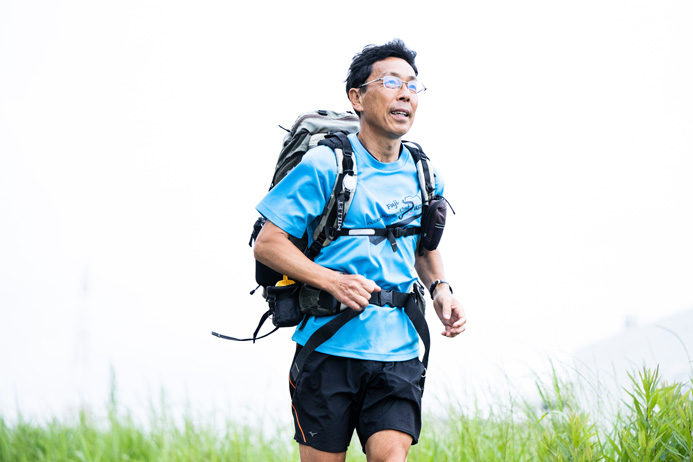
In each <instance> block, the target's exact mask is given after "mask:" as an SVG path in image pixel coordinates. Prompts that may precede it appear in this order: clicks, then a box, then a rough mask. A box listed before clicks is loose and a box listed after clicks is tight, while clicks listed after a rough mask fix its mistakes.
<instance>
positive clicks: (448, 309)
mask: <svg viewBox="0 0 693 462" xmlns="http://www.w3.org/2000/svg"><path fill="white" fill-rule="evenodd" d="M433 295H434V297H433V307H434V308H435V310H436V314H438V317H439V318H440V321H441V322H442V323H443V326H445V330H444V331H443V332H441V334H442V335H443V336H445V337H449V338H452V337H455V336H457V335H459V334H461V333H462V332H464V331H465V329H466V324H467V316H466V315H465V314H464V309H463V308H462V305H460V302H458V301H457V299H456V298H455V297H453V296H452V293H451V292H450V287H449V286H448V285H447V284H440V285H439V286H438V287H436V289H435V290H434V291H433Z"/></svg>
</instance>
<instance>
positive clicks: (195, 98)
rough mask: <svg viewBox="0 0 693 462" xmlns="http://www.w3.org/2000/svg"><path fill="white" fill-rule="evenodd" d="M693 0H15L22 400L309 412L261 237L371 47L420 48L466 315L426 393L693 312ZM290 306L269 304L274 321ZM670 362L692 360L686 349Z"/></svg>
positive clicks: (0, 224) (428, 138)
mask: <svg viewBox="0 0 693 462" xmlns="http://www.w3.org/2000/svg"><path fill="white" fill-rule="evenodd" d="M692 23H693V4H691V3H690V2H687V1H664V2H655V1H627V2H626V1H612V0H607V1H581V2H563V1H560V2H556V1H548V0H546V1H540V0H530V1H526V2H512V1H509V0H506V1H489V2H457V3H456V4H454V5H453V4H452V3H440V4H438V3H437V2H410V1H406V0H404V1H401V2H396V3H387V2H370V1H369V2H359V1H356V2H349V3H348V4H346V3H345V4H342V3H334V2H317V1H315V2H312V1H310V2H263V1H258V2H252V4H250V2H242V3H231V2H222V1H199V2H185V1H128V0H126V1H120V2H106V1H86V0H72V1H70V0H56V1H47V0H44V1H41V0H29V1H19V0H9V1H7V0H6V1H4V2H2V3H0V413H2V414H3V415H4V416H5V417H8V418H12V417H13V416H15V415H16V413H17V412H19V411H21V412H22V414H24V415H26V416H38V417H41V418H43V417H47V416H53V415H57V416H64V415H70V413H71V412H74V410H75V409H78V408H79V407H80V406H90V407H92V408H94V409H101V408H103V406H104V403H105V402H106V401H107V399H108V394H109V390H110V387H111V374H113V376H114V377H115V383H116V389H117V393H118V396H119V399H120V401H121V402H122V403H123V404H124V406H125V407H127V408H130V409H132V410H133V411H134V412H135V413H144V414H145V415H146V414H147V410H148V409H149V407H150V406H151V404H152V402H155V403H157V402H159V400H160V399H161V395H162V394H164V395H165V396H166V400H168V402H169V403H170V406H171V408H187V409H189V410H192V412H194V413H201V414H204V415H209V414H210V413H213V414H215V415H219V414H221V415H224V416H232V417H235V418H243V419H249V420H252V419H260V420H263V419H264V420H269V421H272V422H273V421H286V422H289V421H290V413H289V400H288V393H287V391H288V388H287V384H286V377H287V373H288V366H289V361H290V358H291V356H292V353H293V344H292V342H291V341H290V339H289V337H290V334H291V329H282V330H281V331H280V332H277V333H275V334H274V335H272V336H271V337H269V338H267V339H264V340H261V341H259V342H258V343H257V344H255V345H252V344H249V343H243V344H240V343H234V342H227V341H224V340H220V339H217V338H215V337H212V336H211V335H210V331H212V330H215V331H218V332H221V333H224V334H228V335H234V336H249V335H251V334H252V331H253V330H254V329H255V327H256V324H257V321H258V320H259V318H260V315H261V314H262V313H263V312H264V311H265V309H266V305H265V304H264V302H263V300H262V298H261V297H260V296H259V295H258V294H256V295H255V296H254V297H253V296H250V295H249V291H250V290H251V289H253V288H254V287H255V285H256V284H255V282H254V260H253V257H252V251H251V249H250V248H249V247H248V240H249V236H250V232H251V228H252V224H253V222H254V220H255V218H256V217H257V213H256V212H255V211H254V207H255V205H256V204H257V202H259V200H260V198H261V197H262V195H263V194H264V193H265V191H266V190H267V188H268V186H269V183H270V179H271V175H272V170H273V167H274V163H275V161H276V156H277V154H278V152H279V149H280V147H281V142H282V138H283V135H284V132H283V131H282V130H281V129H279V128H278V127H277V125H279V124H281V125H283V126H290V125H291V124H292V123H293V121H294V119H295V118H296V116H297V115H298V114H299V113H301V112H305V111H310V110H314V109H323V108H325V109H334V110H347V109H350V107H349V104H348V100H347V98H346V94H345V90H344V79H345V77H346V70H347V68H348V66H349V63H350V60H351V58H352V56H353V55H354V54H355V53H357V52H359V51H360V50H361V49H362V48H363V46H364V45H366V44H370V43H375V44H382V43H384V42H386V41H389V40H391V39H393V38H395V37H399V38H402V39H403V40H404V41H405V42H406V44H407V45H408V46H409V47H410V48H412V49H413V50H415V51H417V52H418V53H419V56H418V58H417V65H418V68H419V71H420V74H419V77H420V80H421V81H422V82H424V83H425V84H426V86H427V87H428V88H429V90H428V91H426V92H425V93H424V94H422V95H421V97H420V104H419V110H418V113H417V118H416V123H415V125H414V128H413V130H412V131H411V132H410V134H409V135H408V136H407V139H411V140H415V141H417V142H419V143H420V144H422V145H423V147H424V148H425V150H426V152H427V153H428V154H429V156H430V157H431V158H432V160H433V162H434V164H435V165H436V167H437V168H438V169H439V170H440V171H441V172H442V174H443V175H444V177H445V179H446V185H447V189H446V196H447V197H448V199H449V200H450V203H451V204H452V206H453V208H454V210H455V212H456V213H457V214H456V215H454V216H451V217H450V218H449V219H448V227H447V228H446V232H445V237H444V239H443V243H442V247H441V249H442V252H443V254H444V258H445V263H446V271H447V279H448V280H449V281H450V282H451V284H452V286H453V287H454V289H455V295H456V296H458V298H459V299H460V301H461V302H462V303H463V305H464V307H465V309H466V312H467V315H468V318H469V322H468V329H467V332H466V333H464V334H463V335H461V336H459V337H458V338H456V339H453V340H450V339H445V338H442V337H441V336H439V335H438V332H440V331H441V330H442V328H441V326H440V323H439V321H438V320H437V319H436V317H435V315H433V313H432V312H429V315H428V320H429V324H430V326H431V330H432V334H433V337H434V339H433V345H432V356H431V363H430V366H431V367H430V373H429V378H428V381H427V395H426V402H427V406H430V405H431V404H435V403H436V402H439V401H441V402H446V401H449V400H458V401H459V402H462V403H464V404H471V402H473V400H474V399H476V397H475V394H474V393H470V392H469V390H470V389H475V390H477V389H484V387H486V386H490V387H491V388H493V387H496V386H502V385H503V384H512V385H513V386H515V385H518V386H519V385H520V384H522V383H525V382H526V381H531V380H533V377H534V374H537V373H541V372H542V371H544V370H546V369H547V368H548V367H549V364H550V363H549V360H550V359H553V360H555V361H558V362H559V363H560V364H570V361H571V360H572V359H571V358H573V355H574V352H575V351H577V350H579V349H581V348H585V347H587V346H589V345H591V344H593V343H595V342H599V341H602V340H604V339H608V338H610V337H612V336H614V335H617V334H619V333H620V332H622V331H623V329H624V326H625V325H626V323H629V324H631V325H632V324H638V325H644V324H648V323H652V322H656V321H657V320H658V319H660V318H662V317H666V316H670V315H674V314H677V313H681V312H684V311H686V310H690V309H691V308H693V289H692V287H693V284H691V282H692V281H693V264H692V262H693V242H692V239H691V236H693V214H692V207H691V206H692V199H693V182H692V181H691V177H692V174H693V86H692V85H691V82H693V60H692V59H691V57H692V56H693V54H692V53H691V52H692V48H693V28H691V27H690V25H691V24H692ZM267 327H269V326H267ZM664 372H666V371H664Z"/></svg>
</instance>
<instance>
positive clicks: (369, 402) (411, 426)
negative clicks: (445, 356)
mask: <svg viewBox="0 0 693 462" xmlns="http://www.w3.org/2000/svg"><path fill="white" fill-rule="evenodd" d="M377 366H378V370H377V371H374V372H373V374H372V375H371V377H370V380H369V383H368V387H367V388H366V389H365V391H364V394H363V398H362V400H361V406H360V412H359V422H358V424H357V432H358V435H359V439H360V440H361V445H362V446H363V448H364V451H365V450H366V444H367V442H368V441H370V438H371V437H372V436H374V435H376V434H378V433H380V432H383V431H385V430H395V431H397V432H399V433H402V434H405V435H407V437H408V438H407V437H405V438H404V440H406V441H407V447H408V446H410V445H411V444H416V443H417V442H418V439H419V435H420V433H421V395H422V390H421V388H420V386H419V384H420V380H421V374H422V373H423V370H424V368H423V365H422V364H421V361H419V359H418V358H415V359H412V360H409V361H397V362H387V363H378V364H377ZM388 434H389V433H385V434H384V435H388ZM382 436H383V435H381V437H382Z"/></svg>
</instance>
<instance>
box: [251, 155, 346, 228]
mask: <svg viewBox="0 0 693 462" xmlns="http://www.w3.org/2000/svg"><path fill="white" fill-rule="evenodd" d="M336 177H337V172H336V160H335V155H334V153H333V152H332V150H331V149H330V148H327V147H318V148H314V149H312V150H310V151H309V152H308V153H307V154H306V155H305V156H304V157H303V159H302V160H301V162H300V163H299V164H298V165H297V166H296V167H295V168H294V169H293V170H291V172H289V174H288V175H287V176H286V177H284V179H282V180H281V181H280V182H279V184H277V185H276V186H275V187H274V188H272V189H271V190H270V191H269V192H268V193H267V195H266V196H265V197H264V198H263V199H262V200H261V201H260V203H259V204H258V205H257V207H256V209H257V211H258V212H260V214H261V215H262V216H264V217H265V218H267V219H268V220H269V221H271V222H272V223H273V224H274V225H276V226H278V227H279V228H281V229H282V230H284V231H285V232H287V233H289V234H291V235H292V236H294V237H296V238H301V237H302V236H303V234H304V233H305V231H306V230H307V229H308V228H309V226H310V224H311V223H312V222H313V221H314V220H315V219H316V218H317V217H319V216H320V214H321V213H322V211H323V209H324V208H325V204H326V203H327V199H328V198H329V196H330V194H331V192H332V185H333V184H334V182H335V180H336Z"/></svg>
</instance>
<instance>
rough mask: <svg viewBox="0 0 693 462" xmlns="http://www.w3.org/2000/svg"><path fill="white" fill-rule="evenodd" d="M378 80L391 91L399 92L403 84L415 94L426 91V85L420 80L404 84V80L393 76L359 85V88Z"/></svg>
mask: <svg viewBox="0 0 693 462" xmlns="http://www.w3.org/2000/svg"><path fill="white" fill-rule="evenodd" d="M378 80H382V81H383V87H385V88H389V89H391V90H399V89H400V88H402V84H404V85H406V86H407V88H409V91H410V92H412V93H415V94H416V93H421V92H422V91H424V90H426V87H425V86H424V84H423V83H421V82H419V81H418V80H410V81H409V82H403V81H402V79H400V78H398V77H395V76H393V75H386V76H385V77H381V78H379V79H375V80H371V81H370V82H366V83H364V84H363V85H359V88H360V87H365V86H366V85H368V84H369V83H373V82H377V81H378Z"/></svg>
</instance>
